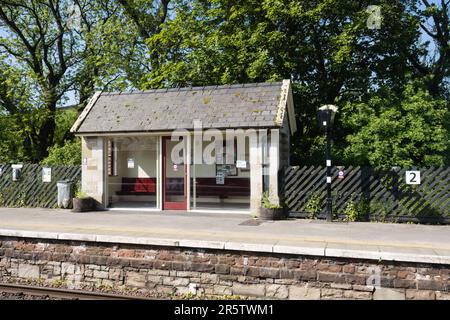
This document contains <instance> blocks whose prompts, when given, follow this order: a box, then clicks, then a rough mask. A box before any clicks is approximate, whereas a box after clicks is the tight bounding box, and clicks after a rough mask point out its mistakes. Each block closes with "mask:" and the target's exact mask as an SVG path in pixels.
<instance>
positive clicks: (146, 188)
mask: <svg viewBox="0 0 450 320" xmlns="http://www.w3.org/2000/svg"><path fill="white" fill-rule="evenodd" d="M117 194H118V195H136V196H139V195H145V196H147V195H155V194H156V178H125V177H123V178H122V189H121V190H120V191H117Z"/></svg>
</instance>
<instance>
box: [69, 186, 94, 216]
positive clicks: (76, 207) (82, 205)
mask: <svg viewBox="0 0 450 320" xmlns="http://www.w3.org/2000/svg"><path fill="white" fill-rule="evenodd" d="M92 208H93V199H92V198H91V197H89V196H88V195H87V194H86V193H84V192H83V191H80V190H77V192H75V198H73V210H72V211H74V212H84V211H91V210H92Z"/></svg>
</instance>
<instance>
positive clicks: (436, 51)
mask: <svg viewBox="0 0 450 320" xmlns="http://www.w3.org/2000/svg"><path fill="white" fill-rule="evenodd" d="M412 10H413V12H415V17H416V19H417V23H418V24H419V25H420V29H421V30H422V31H423V33H424V35H426V37H425V39H426V40H425V41H417V42H416V44H415V46H414V47H412V50H410V51H409V52H408V58H409V61H410V63H411V65H412V66H413V68H414V71H415V73H416V74H417V76H419V77H421V78H423V79H425V81H426V85H427V89H428V91H429V92H430V94H431V95H433V96H435V97H438V96H442V95H445V94H448V91H449V88H450V83H449V82H448V77H450V1H449V0H436V1H431V0H419V1H415V3H414V5H413V6H412ZM418 53H419V54H418ZM448 97H449V96H447V98H448ZM449 108H450V104H449Z"/></svg>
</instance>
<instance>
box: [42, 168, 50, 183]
mask: <svg viewBox="0 0 450 320" xmlns="http://www.w3.org/2000/svg"><path fill="white" fill-rule="evenodd" d="M42 182H52V168H42Z"/></svg>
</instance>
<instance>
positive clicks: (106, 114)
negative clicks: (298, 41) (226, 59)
mask: <svg viewBox="0 0 450 320" xmlns="http://www.w3.org/2000/svg"><path fill="white" fill-rule="evenodd" d="M286 83H288V84H289V82H288V81H287V82H286V80H285V81H284V82H276V83H255V84H240V85H224V86H209V87H192V88H175V89H157V90H150V91H133V92H110V93H108V92H102V93H98V94H96V96H94V97H93V99H92V100H91V102H90V104H88V106H87V107H86V108H85V111H84V112H83V113H82V114H81V115H80V118H79V119H78V120H77V122H76V123H75V125H74V127H73V128H72V131H73V132H76V133H80V134H83V133H113V132H148V131H168V130H174V129H179V128H184V129H187V130H191V129H193V128H194V123H193V121H194V120H197V119H198V120H201V121H202V125H203V128H204V129H207V128H218V129H224V128H261V127H266V128H267V127H280V126H281V125H282V123H283V121H282V120H283V119H279V117H280V111H282V112H281V115H282V117H284V114H285V113H287V112H285V110H280V108H282V109H283V108H284V109H285V108H286V98H283V97H282V96H283V95H282V86H283V84H286ZM280 99H284V100H283V101H284V103H283V101H282V102H281V103H280ZM277 117H278V118H277Z"/></svg>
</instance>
